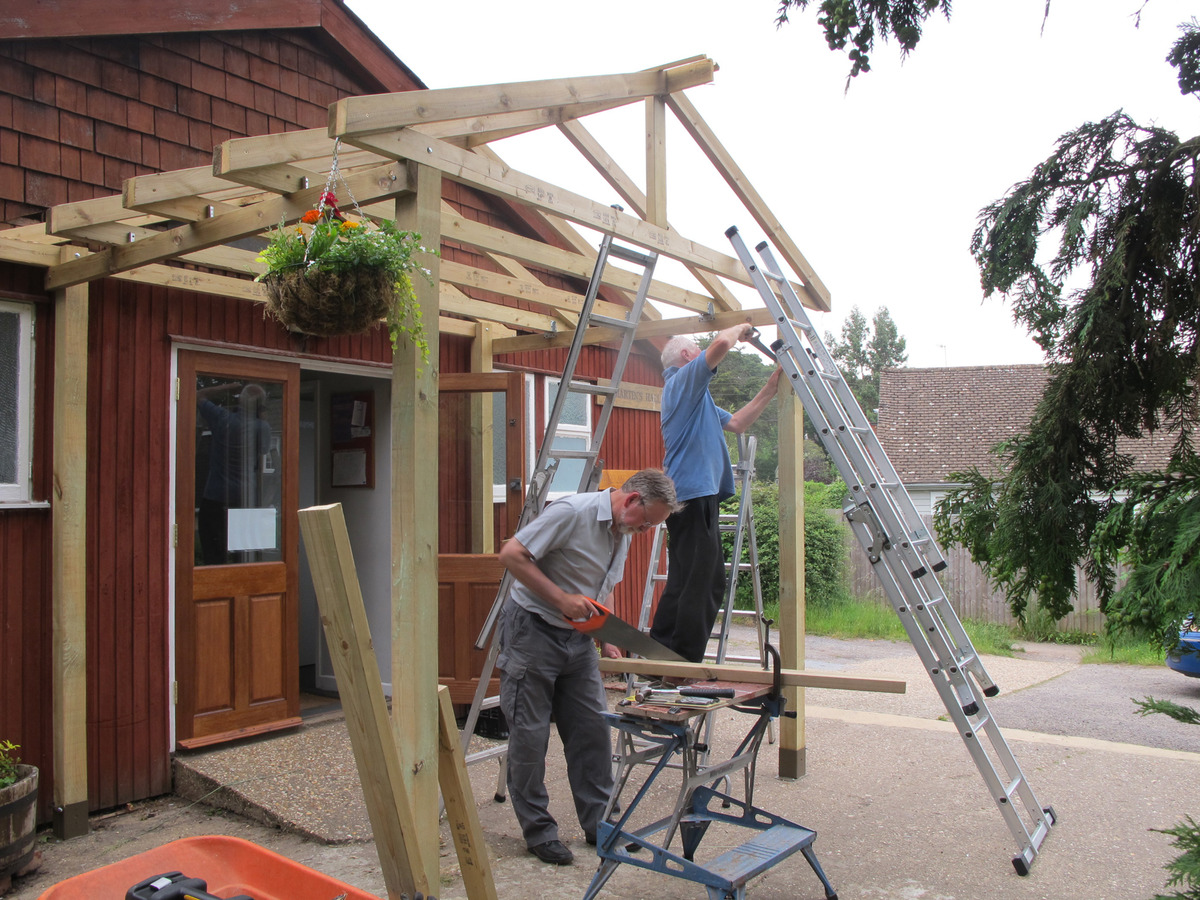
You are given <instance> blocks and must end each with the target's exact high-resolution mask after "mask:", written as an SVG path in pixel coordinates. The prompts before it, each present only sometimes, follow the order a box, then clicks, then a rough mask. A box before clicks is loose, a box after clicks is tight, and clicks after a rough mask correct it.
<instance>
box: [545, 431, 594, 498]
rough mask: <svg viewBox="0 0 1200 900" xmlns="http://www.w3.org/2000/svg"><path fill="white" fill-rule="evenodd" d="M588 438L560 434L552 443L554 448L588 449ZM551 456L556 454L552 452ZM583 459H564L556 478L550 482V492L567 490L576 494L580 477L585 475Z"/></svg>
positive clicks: (555, 475) (561, 461)
mask: <svg viewBox="0 0 1200 900" xmlns="http://www.w3.org/2000/svg"><path fill="white" fill-rule="evenodd" d="M587 446H588V442H587V438H575V437H563V436H562V435H559V436H558V437H556V438H555V439H554V443H553V444H551V445H550V447H551V449H552V450H586V449H587ZM550 455H551V456H553V455H554V454H553V453H551V454H550ZM583 464H584V461H583V460H582V459H564V460H560V461H559V463H558V468H557V469H556V470H555V472H554V480H553V481H551V482H550V493H552V494H554V493H560V492H564V491H565V492H566V493H569V494H574V493H575V492H576V491H578V490H579V479H581V478H582V477H583Z"/></svg>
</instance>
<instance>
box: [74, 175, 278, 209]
mask: <svg viewBox="0 0 1200 900" xmlns="http://www.w3.org/2000/svg"><path fill="white" fill-rule="evenodd" d="M258 193H259V192H258V191H251V190H247V189H246V188H245V187H241V186H239V185H237V184H231V183H230V182H229V181H227V180H226V179H224V178H220V177H218V176H216V175H214V174H213V171H212V168H211V167H209V166H195V167H193V168H190V169H177V170H175V171H173V172H155V173H154V174H152V175H138V176H135V177H134V178H127V179H125V184H124V185H123V187H122V190H121V197H122V200H121V202H122V205H123V206H124V207H125V208H126V209H131V210H138V211H139V212H146V213H157V214H158V215H163V216H168V217H169V218H172V219H179V220H181V221H184V222H199V221H201V220H203V219H211V218H214V217H215V216H219V215H223V214H224V213H227V212H232V211H233V210H234V209H237V208H238V207H239V206H242V205H244V203H243V202H241V201H245V200H246V199H247V198H249V197H253V196H255V195H257V194H258ZM210 195H211V196H210ZM69 205H70V204H68V206H69Z"/></svg>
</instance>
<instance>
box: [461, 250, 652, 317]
mask: <svg viewBox="0 0 1200 900" xmlns="http://www.w3.org/2000/svg"><path fill="white" fill-rule="evenodd" d="M441 270H442V280H443V281H446V282H449V283H450V284H456V285H459V286H461V287H465V288H475V289H477V290H481V291H491V292H492V293H493V294H500V295H501V296H503V297H512V298H514V299H517V300H527V301H529V302H530V303H540V304H542V305H543V306H549V307H551V308H552V309H565V310H568V311H570V312H573V313H579V312H580V311H581V310H582V309H583V295H582V294H576V293H573V292H571V291H564V290H561V289H559V288H552V287H549V286H547V285H544V284H542V283H541V282H540V281H536V280H534V281H529V280H526V279H523V278H513V277H512V276H511V275H503V274H501V273H500V272H489V271H487V270H486V269H477V268H475V267H474V266H466V265H463V264H462V263H456V262H450V261H449V260H442V265H441ZM595 309H596V312H598V313H600V314H602V315H606V316H614V317H616V318H618V319H620V318H624V316H625V314H626V313H627V312H628V310H627V309H624V308H622V307H620V306H616V305H614V304H612V303H605V302H603V301H601V300H597V301H596V307H595Z"/></svg>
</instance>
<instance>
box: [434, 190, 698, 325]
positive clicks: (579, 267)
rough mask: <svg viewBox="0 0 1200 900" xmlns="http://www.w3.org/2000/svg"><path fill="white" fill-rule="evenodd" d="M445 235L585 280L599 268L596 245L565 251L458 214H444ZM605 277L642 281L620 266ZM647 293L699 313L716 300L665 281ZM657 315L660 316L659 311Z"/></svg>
mask: <svg viewBox="0 0 1200 900" xmlns="http://www.w3.org/2000/svg"><path fill="white" fill-rule="evenodd" d="M442 236H443V237H444V238H445V239H446V240H453V241H458V242H459V243H462V244H466V245H467V246H470V247H476V248H478V249H480V250H483V251H485V252H489V253H502V254H504V255H505V256H509V257H512V258H513V259H517V260H520V261H522V262H524V263H527V264H529V265H533V266H538V267H539V268H545V269H550V270H551V271H554V272H561V273H563V274H564V275H572V276H575V277H577V278H582V279H584V280H587V279H590V278H591V277H592V272H593V271H594V270H595V268H596V252H595V251H596V248H594V247H593V248H591V250H592V253H591V256H590V257H589V256H587V255H585V254H583V253H575V252H572V251H570V250H562V249H559V248H558V247H554V246H551V245H550V244H545V243H542V242H541V241H535V240H531V239H530V238H526V237H522V236H521V235H519V234H513V233H512V232H511V231H503V230H502V229H499V228H493V227H492V226H490V225H484V224H483V223H481V222H473V221H471V220H470V219H467V218H464V217H463V216H460V215H458V214H457V213H448V212H443V213H442ZM585 247H586V244H585ZM602 278H603V280H602V283H603V284H605V285H610V286H612V287H615V288H620V289H621V290H628V291H636V290H637V288H638V282H639V281H640V276H638V275H637V274H636V273H634V272H631V271H629V270H628V269H622V268H620V267H618V266H605V270H604V273H603V276H602ZM646 296H647V297H649V298H650V299H651V300H657V301H660V302H662V303H667V304H670V305H671V306H678V307H680V308H681V309H689V310H693V311H695V312H707V311H708V308H709V305H710V304H711V303H712V298H711V297H707V296H705V295H703V294H698V293H695V292H693V291H688V290H684V289H683V288H680V287H676V286H675V285H673V284H668V283H667V282H665V281H652V282H651V283H650V290H649V292H648V293H647V295H646ZM654 317H655V318H657V317H658V316H657V313H656V314H655V316H654Z"/></svg>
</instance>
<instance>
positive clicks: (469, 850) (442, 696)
mask: <svg viewBox="0 0 1200 900" xmlns="http://www.w3.org/2000/svg"><path fill="white" fill-rule="evenodd" d="M437 697H438V712H439V715H438V779H439V781H440V784H441V788H442V797H443V798H445V801H446V818H447V819H448V820H449V821H450V837H451V838H452V839H453V841H454V850H455V852H456V853H457V854H458V869H459V871H460V872H461V873H462V879H463V888H464V889H465V890H466V894H467V896H468V897H470V898H471V900H496V882H495V879H494V878H493V877H492V861H491V859H490V858H489V857H488V848H487V844H486V843H485V842H484V840H483V827H482V826H481V825H480V824H479V810H478V809H476V807H475V795H474V793H472V791H471V779H470V778H469V777H468V776H467V760H466V757H465V756H464V755H463V750H462V746H461V745H460V743H459V741H460V737H459V733H458V725H457V723H456V721H455V719H454V704H452V703H451V702H450V688H448V687H446V685H444V684H443V685H439V686H438V689H437Z"/></svg>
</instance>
